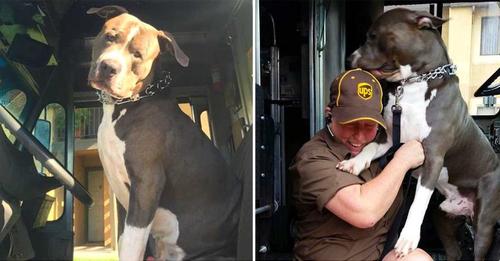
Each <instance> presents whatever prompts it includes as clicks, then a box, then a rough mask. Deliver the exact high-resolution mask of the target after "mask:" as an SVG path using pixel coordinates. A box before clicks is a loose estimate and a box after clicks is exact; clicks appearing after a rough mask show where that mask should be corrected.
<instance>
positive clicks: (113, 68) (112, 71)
mask: <svg viewBox="0 0 500 261" xmlns="http://www.w3.org/2000/svg"><path fill="white" fill-rule="evenodd" d="M99 71H100V73H101V75H102V77H103V78H110V77H113V76H114V75H116V74H117V73H118V72H119V71H120V64H119V63H118V62H116V61H114V60H111V59H106V60H103V61H102V62H101V65H100V67H99Z"/></svg>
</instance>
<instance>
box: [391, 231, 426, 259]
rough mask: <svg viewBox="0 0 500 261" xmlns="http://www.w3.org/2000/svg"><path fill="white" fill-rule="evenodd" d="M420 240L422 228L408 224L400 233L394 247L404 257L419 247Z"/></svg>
mask: <svg viewBox="0 0 500 261" xmlns="http://www.w3.org/2000/svg"><path fill="white" fill-rule="evenodd" d="M419 241H420V229H415V228H413V227H412V228H407V227H406V226H405V227H404V228H403V231H401V235H399V239H398V242H397V243H396V246H395V247H394V248H395V249H396V255H397V256H398V257H404V256H406V255H407V254H408V253H410V252H411V251H413V250H415V249H417V246H418V242H419Z"/></svg>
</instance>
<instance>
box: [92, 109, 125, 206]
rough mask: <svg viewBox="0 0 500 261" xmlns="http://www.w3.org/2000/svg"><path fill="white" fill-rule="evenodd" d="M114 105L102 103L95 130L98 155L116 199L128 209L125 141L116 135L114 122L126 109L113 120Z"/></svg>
mask: <svg viewBox="0 0 500 261" xmlns="http://www.w3.org/2000/svg"><path fill="white" fill-rule="evenodd" d="M114 109H115V106H114V105H107V104H105V105H103V116H102V121H101V124H100V125H99V130H98V131H97V147H98V151H99V157H100V159H101V162H102V166H103V168H104V173H105V174H106V177H107V179H108V182H109V185H110V186H111V189H112V190H113V192H114V193H115V195H116V197H117V199H118V201H119V202H120V203H121V204H122V205H123V206H124V207H125V209H128V201H129V191H128V189H127V186H126V185H125V184H128V185H130V179H129V176H128V173H127V169H126V168H125V159H124V157H123V154H124V153H125V142H124V141H122V140H120V139H119V138H118V137H117V136H116V132H115V124H116V122H117V121H118V119H120V117H122V116H123V115H125V113H126V110H125V109H124V110H122V111H121V112H120V116H119V117H118V118H117V119H116V120H115V121H113V120H112V115H113V111H114Z"/></svg>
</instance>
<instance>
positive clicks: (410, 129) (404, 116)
mask: <svg viewBox="0 0 500 261" xmlns="http://www.w3.org/2000/svg"><path fill="white" fill-rule="evenodd" d="M427 88H428V86H427V82H415V83H410V84H407V85H405V86H404V87H403V89H404V90H403V95H402V97H401V99H400V105H401V107H402V110H403V111H402V113H401V142H403V143H404V142H407V141H409V140H412V139H416V140H418V141H422V140H423V139H425V138H426V137H427V136H429V133H430V132H431V127H430V126H429V125H428V124H427V119H426V112H427V106H429V103H430V102H431V100H432V99H433V98H434V97H435V96H436V90H432V92H431V97H430V99H428V100H425V93H426V92H427ZM395 103H396V97H395V96H394V94H392V93H389V101H388V103H387V105H386V106H385V108H384V119H385V120H386V123H387V124H388V126H389V128H391V127H392V120H393V117H392V111H391V107H392V105H394V104H395Z"/></svg>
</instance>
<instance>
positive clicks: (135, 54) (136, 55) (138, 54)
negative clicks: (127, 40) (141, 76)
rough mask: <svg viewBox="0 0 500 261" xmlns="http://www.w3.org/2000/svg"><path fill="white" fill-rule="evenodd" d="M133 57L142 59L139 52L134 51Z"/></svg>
mask: <svg viewBox="0 0 500 261" xmlns="http://www.w3.org/2000/svg"><path fill="white" fill-rule="evenodd" d="M134 57H135V58H139V59H142V55H141V53H140V52H139V51H135V52H134Z"/></svg>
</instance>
